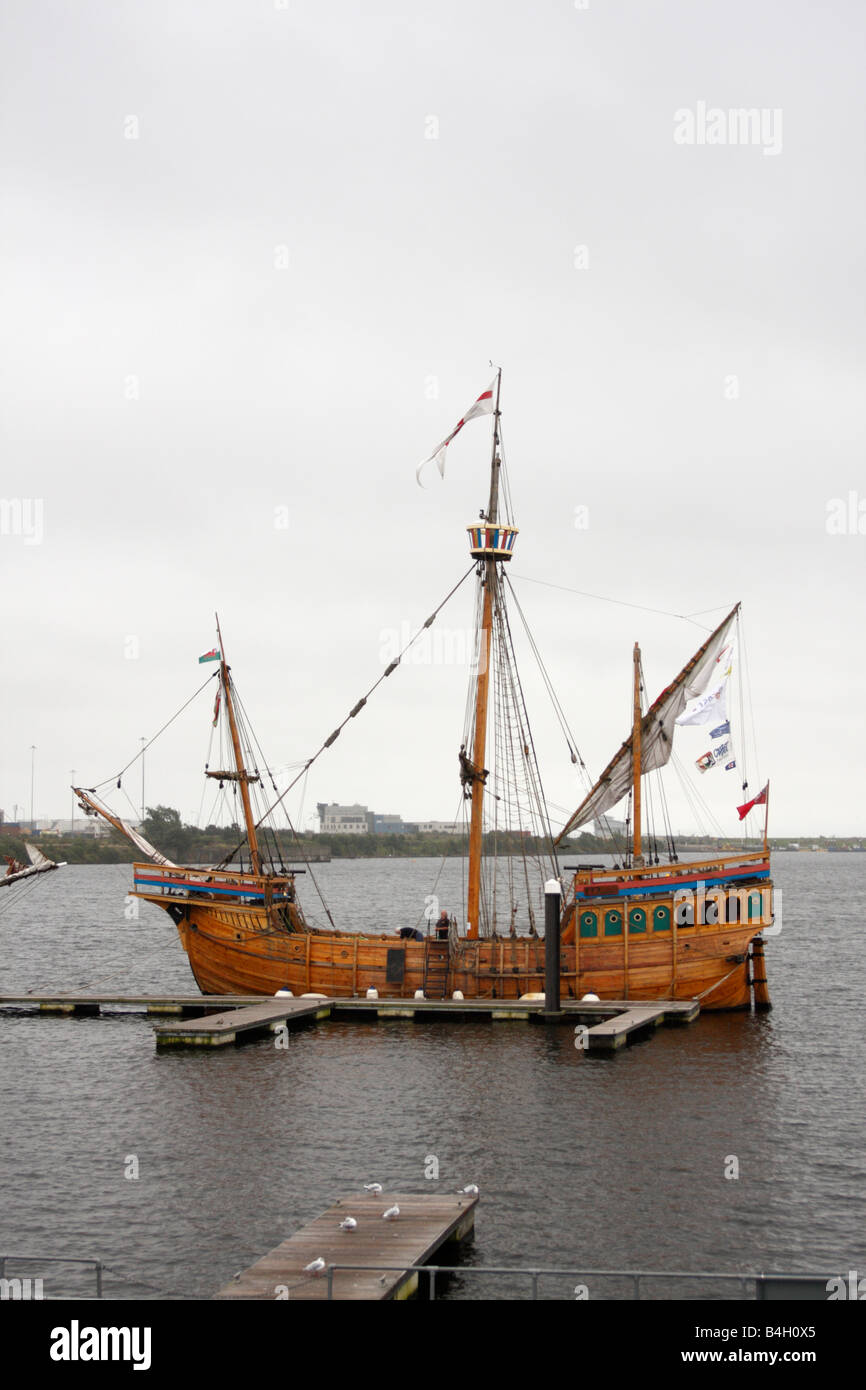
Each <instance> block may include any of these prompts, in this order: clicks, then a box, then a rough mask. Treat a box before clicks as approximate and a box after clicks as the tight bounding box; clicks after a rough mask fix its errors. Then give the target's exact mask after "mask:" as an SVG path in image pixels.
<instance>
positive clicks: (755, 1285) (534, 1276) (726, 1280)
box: [326, 1263, 835, 1300]
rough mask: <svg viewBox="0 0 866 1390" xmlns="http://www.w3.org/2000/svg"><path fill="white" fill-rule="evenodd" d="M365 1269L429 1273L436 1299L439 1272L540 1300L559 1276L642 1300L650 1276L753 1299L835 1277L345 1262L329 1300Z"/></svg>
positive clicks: (330, 1274) (334, 1267) (330, 1273)
mask: <svg viewBox="0 0 866 1390" xmlns="http://www.w3.org/2000/svg"><path fill="white" fill-rule="evenodd" d="M364 1270H367V1271H370V1270H373V1271H375V1272H376V1273H377V1274H380V1273H386V1274H387V1273H393V1274H403V1275H410V1274H418V1275H420V1274H426V1275H427V1276H428V1279H427V1291H428V1296H429V1298H430V1299H435V1298H436V1279H437V1277H438V1276H439V1275H445V1276H448V1275H452V1274H460V1275H466V1274H473V1275H474V1274H479V1275H484V1274H489V1275H500V1276H502V1275H507V1276H510V1277H518V1278H523V1279H528V1280H529V1281H530V1290H531V1291H530V1293H529V1299H530V1300H537V1299H538V1297H539V1293H538V1285H539V1280H540V1279H542V1278H548V1277H550V1278H554V1277H555V1278H560V1279H578V1280H581V1281H586V1280H587V1279H621V1280H624V1281H631V1285H632V1295H631V1296H632V1298H634V1299H640V1297H641V1284H642V1281H644V1280H650V1279H669V1280H671V1279H672V1280H682V1281H694V1282H696V1283H701V1282H715V1283H723V1284H738V1285H739V1286H740V1290H741V1294H742V1298H743V1299H744V1300H746V1299H750V1298H751V1299H762V1298H765V1297H767V1296H768V1290H769V1289H771V1288H772V1286H773V1285H779V1286H782V1285H784V1286H785V1288H790V1286H791V1285H793V1284H797V1283H802V1284H810V1285H814V1286H815V1288H816V1289H817V1288H818V1287H821V1288H826V1286H827V1282H828V1281H829V1280H830V1279H831V1278H833V1277H835V1276H833V1275H824V1274H810V1275H801V1274H757V1273H753V1272H748V1273H742V1274H721V1273H712V1272H707V1271H695V1270H670V1269H664V1270H662V1269H586V1268H583V1269H578V1268H575V1269H559V1268H554V1267H544V1266H538V1267H525V1266H524V1267H517V1268H515V1267H514V1266H507V1265H386V1264H366V1265H362V1264H342V1263H341V1264H330V1265H328V1267H327V1270H326V1274H327V1280H328V1299H329V1300H332V1299H333V1298H334V1275H335V1274H337V1273H341V1272H345V1273H348V1272H351V1271H355V1272H361V1271H364ZM750 1286H751V1289H750ZM575 1296H580V1295H578V1291H577V1289H575ZM770 1296H772V1294H770ZM787 1296H788V1297H790V1293H788V1294H787Z"/></svg>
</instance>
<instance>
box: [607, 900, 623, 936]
mask: <svg viewBox="0 0 866 1390" xmlns="http://www.w3.org/2000/svg"><path fill="white" fill-rule="evenodd" d="M604 934H605V936H622V913H621V912H620V911H619V910H618V909H617V908H615V907H614V908H611V910H610V912H606V913H605V914H604Z"/></svg>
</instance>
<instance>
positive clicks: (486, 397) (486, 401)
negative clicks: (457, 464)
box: [415, 377, 496, 487]
mask: <svg viewBox="0 0 866 1390" xmlns="http://www.w3.org/2000/svg"><path fill="white" fill-rule="evenodd" d="M495 386H496V377H494V378H493V380H492V381H491V383H490V385H489V386H488V388H487V390H486V391H482V392H481V395H480V396H479V397H478V400H477V401H476V402H475V404H474V405H473V406H470V408H469V410H467V412H466V414H465V415H464V416H463V419H462V420H459V421H458V422H457V424H456V425H455V426H454V428H453V430H452V431H451V433H450V434H449V436H448V438H447V439H444V440H443V441H442V443H441V444H440V445H439V448H438V449H435V450H434V452H433V453H432V454H431V455H430V457H429V458H428V459H425V460H424V462H423V463H419V465H418V467H417V469H416V470H415V478H416V480H417V482H418V486H419V487H421V486H423V485H422V482H421V469H422V468H426V466H427V464H428V463H434V462H435V464H436V466H437V468H438V469H439V475H440V477H442V478H444V477H445V451H446V449H447V448H448V445H449V444H450V443H451V440H452V439H453V438H454V436H455V435H456V434H459V433H460V431H461V430H462V428H463V426H464V425H465V424H466V421H467V420H474V419H475V418H476V416H478V415H492V414H493V411H494V409H495V408H496V407H495V396H494V387H495Z"/></svg>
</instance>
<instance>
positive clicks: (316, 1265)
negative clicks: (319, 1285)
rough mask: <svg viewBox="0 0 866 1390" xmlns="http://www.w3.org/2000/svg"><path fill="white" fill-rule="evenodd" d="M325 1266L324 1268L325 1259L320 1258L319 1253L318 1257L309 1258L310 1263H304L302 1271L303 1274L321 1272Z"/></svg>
mask: <svg viewBox="0 0 866 1390" xmlns="http://www.w3.org/2000/svg"><path fill="white" fill-rule="evenodd" d="M325 1268H326V1266H325V1261H324V1260H323V1259H322V1257H321V1255H320V1256H319V1258H318V1259H317V1260H311V1261H310V1263H309V1264H308V1265H304V1273H305V1274H321V1272H322V1270H323V1269H325Z"/></svg>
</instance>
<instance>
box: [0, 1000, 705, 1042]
mask: <svg viewBox="0 0 866 1390" xmlns="http://www.w3.org/2000/svg"><path fill="white" fill-rule="evenodd" d="M3 1008H9V1009H20V1008H28V1009H35V1010H38V1011H39V1012H40V1013H42V1014H64V1015H69V1014H71V1015H92V1014H108V1015H110V1014H111V1013H112V1012H114V1013H117V1012H120V1011H122V1012H124V1013H125V1012H127V1011H129V1010H134V1009H137V1010H140V1011H144V1012H146V1013H147V1014H149V1015H175V1016H177V1021H176V1022H172V1023H163V1024H156V1025H155V1027H154V1033H155V1036H156V1043H157V1046H158V1047H160V1048H165V1047H200V1048H208V1047H225V1046H227V1045H228V1044H230V1043H236V1042H238V1041H239V1040H240V1039H241V1038H250V1039H251V1038H254V1037H255V1036H257V1035H262V1034H268V1033H275V1032H276V1031H277V1030H278V1029H280V1028H290V1027H294V1026H297V1025H299V1024H302V1023H314V1022H316V1021H320V1020H324V1019H327V1018H335V1017H338V1018H343V1019H357V1020H371V1019H377V1020H379V1021H393V1022H395V1023H396V1022H399V1021H401V1020H402V1021H406V1020H408V1021H412V1020H415V1021H421V1020H424V1019H430V1020H434V1019H435V1020H443V1019H449V1020H451V1021H457V1020H460V1019H462V1020H466V1019H485V1020H488V1021H490V1022H494V1023H507V1022H523V1023H536V1024H538V1023H542V1024H543V1023H560V1024H571V1025H572V1026H574V1025H577V1028H576V1030H575V1033H576V1037H575V1044H576V1046H579V1047H580V1048H582V1049H583V1050H584V1051H587V1052H611V1051H615V1050H616V1049H618V1048H620V1047H622V1046H624V1044H626V1043H627V1042H629V1041H631V1040H632V1039H633V1038H636V1037H638V1036H640V1035H646V1034H647V1033H650V1032H652V1031H653V1030H655V1029H656V1028H658V1027H659V1026H660V1025H661V1024H663V1023H691V1022H693V1020H694V1019H696V1018H697V1017H698V1014H699V1013H700V1004H699V1003H698V1002H697V1000H694V999H659V1000H657V1001H655V1002H653V1003H643V1002H641V1003H636V1002H635V1001H633V1000H628V999H603V1000H590V999H580V1000H574V999H569V1000H566V1001H564V1002H563V1003H562V1004H561V1005H560V1009H559V1011H558V1012H557V1013H556V1014H555V1015H550V1014H547V1013H546V1012H545V1006H544V999H543V998H538V997H537V996H536V997H534V998H532V999H526V1000H523V999H411V1000H409V999H366V998H365V999H345V998H341V999H328V998H325V997H324V996H323V995H318V994H317V995H312V996H303V995H302V996H301V997H299V998H290V997H288V996H275V997H274V998H268V997H266V996H263V995H260V994H258V995H256V994H252V995H250V994H246V995H244V994H238V995H177V996H165V995H160V996H147V995H129V994H114V995H109V994H104V995H89V994H83V993H82V994H71V993H70V994H44V995H37V994H17V995H11V994H5V995H0V1009H3ZM185 1015H186V1016H188V1015H197V1017H193V1018H190V1017H185ZM578 1028H579V1029H580V1030H581V1031H580V1033H579V1036H578Z"/></svg>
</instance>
